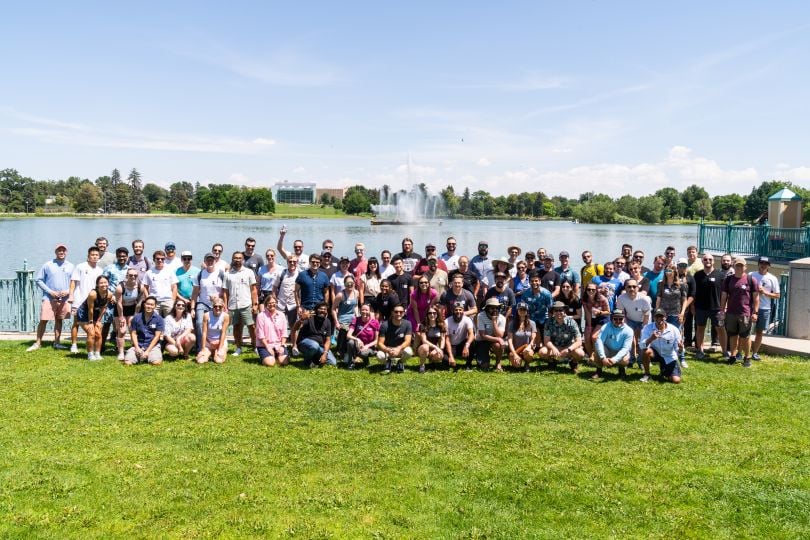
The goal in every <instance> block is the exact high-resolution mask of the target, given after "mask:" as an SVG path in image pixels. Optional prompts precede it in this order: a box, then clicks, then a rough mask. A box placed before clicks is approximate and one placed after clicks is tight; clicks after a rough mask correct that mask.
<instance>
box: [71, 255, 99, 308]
mask: <svg viewBox="0 0 810 540" xmlns="http://www.w3.org/2000/svg"><path fill="white" fill-rule="evenodd" d="M102 271H103V270H102V268H101V267H100V266H98V265H96V266H95V268H93V267H91V266H90V263H88V262H87V261H85V262H83V263H79V264H77V265H76V268H74V269H73V273H72V274H70V281H75V282H76V287H75V288H74V289H73V307H75V308H78V307H79V306H80V305H82V303H83V302H84V301H85V300H87V295H88V294H90V291H92V290H93V289H95V288H96V279H98V276H100V275H101V272H102Z"/></svg>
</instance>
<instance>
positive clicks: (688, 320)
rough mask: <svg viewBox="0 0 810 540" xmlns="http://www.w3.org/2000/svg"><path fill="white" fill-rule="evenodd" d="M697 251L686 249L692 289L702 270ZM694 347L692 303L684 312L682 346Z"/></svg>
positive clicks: (687, 270) (687, 269) (695, 247)
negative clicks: (696, 275)
mask: <svg viewBox="0 0 810 540" xmlns="http://www.w3.org/2000/svg"><path fill="white" fill-rule="evenodd" d="M697 251H698V250H697V246H689V247H688V248H686V266H687V268H686V275H688V276H689V277H690V278H692V287H693V289H694V286H695V279H694V278H695V274H696V273H697V272H698V271H699V270H703V262H702V261H701V260H700V257H698V253H697ZM682 261H683V259H681V260H680V261H678V267H679V268H680V266H681V262H682ZM693 292H694V290H693ZM693 296H694V295H693ZM695 345H696V343H695V303H694V301H693V302H692V304H691V305H690V306H689V309H688V310H687V311H686V314H685V316H684V320H683V346H684V348H686V347H694V346H695Z"/></svg>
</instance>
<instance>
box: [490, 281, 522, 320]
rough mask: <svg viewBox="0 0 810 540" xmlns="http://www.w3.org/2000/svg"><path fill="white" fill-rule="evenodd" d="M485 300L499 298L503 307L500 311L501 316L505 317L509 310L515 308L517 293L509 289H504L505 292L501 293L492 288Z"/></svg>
mask: <svg viewBox="0 0 810 540" xmlns="http://www.w3.org/2000/svg"><path fill="white" fill-rule="evenodd" d="M485 298H486V299H490V298H497V299H498V302H500V303H501V307H500V310H499V311H500V314H501V315H504V316H505V315H506V313H507V312H508V311H509V308H512V307H514V306H515V293H514V292H513V291H512V289H510V288H509V287H504V289H503V291H501V292H498V290H497V289H496V288H495V287H492V288H491V289H489V290H488V291H487V294H486V296H485Z"/></svg>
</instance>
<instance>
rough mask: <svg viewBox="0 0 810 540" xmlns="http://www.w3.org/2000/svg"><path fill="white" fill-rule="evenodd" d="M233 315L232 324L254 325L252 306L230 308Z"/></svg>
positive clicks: (229, 311)
mask: <svg viewBox="0 0 810 540" xmlns="http://www.w3.org/2000/svg"><path fill="white" fill-rule="evenodd" d="M228 313H230V315H231V324H240V323H241V324H244V325H246V326H253V311H252V310H251V308H250V307H244V308H239V309H231V310H228Z"/></svg>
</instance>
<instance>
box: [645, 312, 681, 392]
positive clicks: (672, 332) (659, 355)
mask: <svg viewBox="0 0 810 540" xmlns="http://www.w3.org/2000/svg"><path fill="white" fill-rule="evenodd" d="M653 317H654V319H655V320H654V322H651V323H650V324H648V325H647V326H645V327H644V330H642V331H641V343H642V346H643V347H644V375H643V376H642V377H641V379H640V380H641V382H648V381H649V380H650V362H652V361H653V360H655V361H656V362H658V364H659V365H660V366H661V377H662V378H664V380H668V381H670V382H672V383H674V384H679V383H680V382H681V367H680V365H678V351H680V350H681V349H683V341H682V340H681V332H680V330H678V328H677V327H676V326H674V325H672V324H669V323H668V322H667V318H666V317H667V314H666V312H665V311H664V310H663V309H656V310H655V313H654V314H653Z"/></svg>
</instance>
